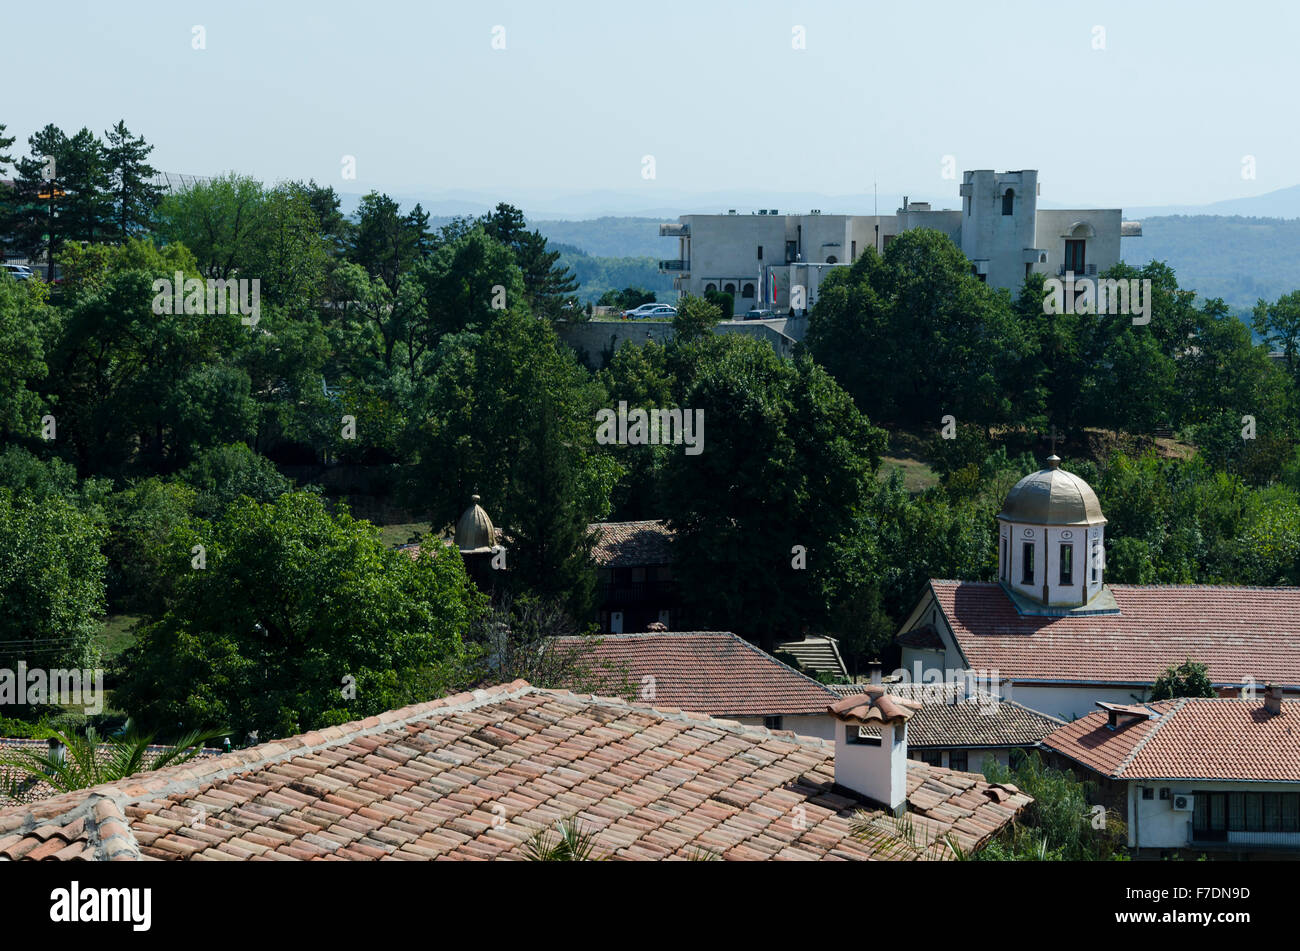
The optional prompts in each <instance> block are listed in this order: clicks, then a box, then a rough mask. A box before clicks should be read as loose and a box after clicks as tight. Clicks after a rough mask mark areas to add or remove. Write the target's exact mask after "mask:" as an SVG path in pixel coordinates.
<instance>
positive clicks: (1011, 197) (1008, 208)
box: [1002, 188, 1016, 215]
mask: <svg viewBox="0 0 1300 951" xmlns="http://www.w3.org/2000/svg"><path fill="white" fill-rule="evenodd" d="M1015 203H1016V192H1015V189H1013V188H1008V189H1007V190H1006V193H1005V194H1003V196H1002V214H1004V215H1009V214H1011V212H1012V210H1013V208H1014V206H1015Z"/></svg>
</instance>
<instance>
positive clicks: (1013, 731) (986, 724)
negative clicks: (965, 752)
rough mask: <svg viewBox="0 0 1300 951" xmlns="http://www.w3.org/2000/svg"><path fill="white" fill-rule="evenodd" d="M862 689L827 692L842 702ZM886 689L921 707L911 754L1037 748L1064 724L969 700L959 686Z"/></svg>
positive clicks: (985, 698)
mask: <svg viewBox="0 0 1300 951" xmlns="http://www.w3.org/2000/svg"><path fill="white" fill-rule="evenodd" d="M866 687H867V685H866V684H839V685H836V686H834V687H832V688H831V689H832V690H833V691H834V692H835V693H837V694H840V695H841V696H849V695H851V694H852V693H854V692H861V691H863V690H865V689H866ZM913 688H926V689H913ZM886 689H887V690H888V691H889V693H890V694H893V695H897V696H901V697H911V698H914V699H916V700H920V701H921V706H920V709H918V710H917V711H916V712H915V713H914V714H913V715H912V718H911V719H910V720H908V721H907V745H908V748H909V749H922V748H929V747H934V748H941V749H951V748H954V747H957V748H960V747H963V746H967V747H1030V746H1037V745H1038V743H1039V741H1040V740H1042V739H1043V737H1045V736H1047V735H1048V734H1049V733H1051V732H1053V731H1054V730H1056V729H1057V728H1058V727H1060V726H1061V725H1062V724H1063V723H1064V721H1063V720H1058V719H1056V717H1049V716H1048V715H1047V714H1045V713H1039V712H1038V711H1037V710H1031V709H1029V708H1028V707H1026V706H1022V705H1021V704H1018V703H1014V702H1013V701H1010V700H998V699H997V698H995V697H993V696H991V695H989V694H986V693H976V694H974V695H972V696H970V697H968V696H966V691H965V688H964V685H963V684H915V683H909V684H887V685H886ZM867 732H868V733H869V734H870V733H872V732H873V731H871V730H868V731H867ZM876 732H877V733H878V731H876Z"/></svg>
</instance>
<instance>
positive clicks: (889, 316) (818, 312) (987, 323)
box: [805, 229, 1041, 428]
mask: <svg viewBox="0 0 1300 951" xmlns="http://www.w3.org/2000/svg"><path fill="white" fill-rule="evenodd" d="M805 343H806V345H807V347H808V349H809V351H810V352H811V353H812V355H813V357H814V358H815V359H816V360H817V361H818V362H819V363H821V364H822V365H823V366H825V367H826V368H827V370H829V371H830V372H831V374H832V375H833V376H834V377H835V378H836V379H837V380H838V381H839V382H840V384H841V385H842V386H843V387H844V388H845V389H846V390H848V391H849V393H851V394H852V395H853V397H854V400H855V402H856V403H857V405H858V408H859V409H860V410H862V411H863V412H864V413H867V414H868V415H869V416H871V418H873V419H883V420H890V421H895V422H903V423H908V424H917V423H922V422H925V423H929V424H931V425H933V424H934V422H935V421H936V420H938V419H939V417H940V416H942V415H946V414H952V415H954V416H955V417H956V418H957V419H958V420H959V421H961V422H969V423H975V424H977V425H980V426H983V427H985V428H987V427H990V426H992V425H994V424H997V423H1004V422H1025V421H1026V420H1032V419H1035V418H1038V417H1039V415H1040V412H1041V409H1040V399H1039V393H1038V390H1037V388H1036V381H1035V379H1034V376H1033V373H1032V359H1031V357H1032V350H1033V348H1032V342H1031V340H1030V337H1029V335H1028V333H1027V331H1026V329H1025V327H1024V325H1023V323H1022V322H1021V321H1019V320H1017V319H1016V316H1015V313H1014V311H1013V308H1012V305H1011V300H1010V297H1009V296H1008V295H1007V294H1006V293H1005V292H1001V291H995V290H993V289H992V288H990V287H988V286H987V285H986V284H983V283H981V282H980V281H979V280H977V279H976V278H975V277H974V276H973V275H972V274H971V269H970V262H969V261H967V260H966V258H965V256H964V255H963V254H962V253H961V251H960V250H959V249H958V248H957V246H956V245H954V244H953V243H952V240H951V239H950V238H948V237H947V236H946V235H944V234H942V233H941V232H938V231H931V230H927V229H917V230H913V231H908V232H905V233H904V234H901V235H899V236H898V238H896V239H895V240H894V241H892V242H891V243H890V245H889V248H888V249H887V250H886V251H885V253H884V255H883V256H881V255H877V254H876V252H875V251H874V250H872V249H868V250H867V252H866V253H865V254H863V255H862V256H861V257H859V258H858V260H857V261H856V262H854V264H853V265H852V266H851V267H848V268H840V269H837V270H836V271H835V272H834V273H833V274H831V275H830V276H829V277H828V278H827V280H826V282H825V283H824V284H823V286H822V290H821V292H820V294H819V295H818V298H817V303H816V305H815V306H814V308H813V311H812V314H811V316H810V319H809V325H808V334H807V338H806V340H805Z"/></svg>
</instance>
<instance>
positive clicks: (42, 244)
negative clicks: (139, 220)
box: [10, 124, 112, 260]
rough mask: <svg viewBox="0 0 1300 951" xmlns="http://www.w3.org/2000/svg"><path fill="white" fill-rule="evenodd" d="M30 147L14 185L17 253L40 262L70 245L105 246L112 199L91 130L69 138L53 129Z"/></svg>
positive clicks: (99, 145)
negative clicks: (90, 243)
mask: <svg viewBox="0 0 1300 951" xmlns="http://www.w3.org/2000/svg"><path fill="white" fill-rule="evenodd" d="M27 142H28V146H29V148H30V150H31V151H30V154H29V155H28V156H26V157H25V158H22V159H20V160H19V161H18V175H17V177H16V179H15V180H14V194H13V206H14V211H13V215H12V218H11V227H10V230H11V233H12V234H13V236H14V237H13V242H14V246H15V248H16V249H17V250H18V251H20V252H21V253H23V254H24V255H25V256H26V257H28V258H30V259H32V260H38V259H40V258H42V257H48V255H49V253H50V251H51V250H52V251H53V252H54V254H58V252H59V250H60V249H61V248H62V247H63V245H64V243H65V242H67V241H88V242H97V241H104V240H106V239H107V238H108V237H109V236H110V234H111V228H110V215H111V212H112V195H111V191H110V186H111V180H110V178H109V174H108V167H107V163H106V160H105V154H104V144H103V143H102V142H101V141H100V140H99V139H98V138H97V137H96V136H95V134H94V133H93V132H91V131H90V130H89V129H82V130H81V131H80V132H78V133H77V134H76V135H75V136H73V137H72V138H68V136H67V135H65V134H64V132H63V131H62V130H61V129H59V128H58V127H57V126H55V125H52V124H51V125H47V126H46V127H45V128H43V129H41V130H40V131H39V132H37V133H35V134H34V135H32V136H31V137H30V138H29V139H28V140H27ZM51 160H52V162H53V164H52V165H51ZM50 171H52V172H53V178H52V179H50V180H47V174H48V173H49V172H50Z"/></svg>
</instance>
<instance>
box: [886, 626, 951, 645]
mask: <svg viewBox="0 0 1300 951" xmlns="http://www.w3.org/2000/svg"><path fill="white" fill-rule="evenodd" d="M897 640H898V643H900V644H902V645H903V646H904V647H915V648H918V649H919V650H943V638H942V637H940V636H939V632H938V631H937V630H936V629H935V626H934V625H933V624H922V625H921V626H920V627H914V628H912V629H911V630H910V631H904V632H903V633H902V634H899V635H898V638H897Z"/></svg>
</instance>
